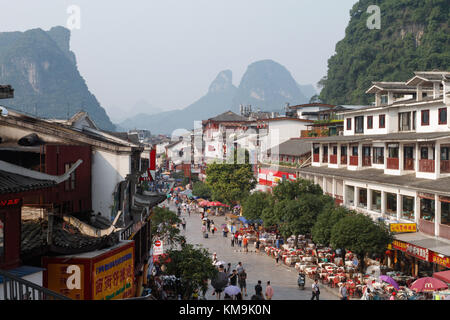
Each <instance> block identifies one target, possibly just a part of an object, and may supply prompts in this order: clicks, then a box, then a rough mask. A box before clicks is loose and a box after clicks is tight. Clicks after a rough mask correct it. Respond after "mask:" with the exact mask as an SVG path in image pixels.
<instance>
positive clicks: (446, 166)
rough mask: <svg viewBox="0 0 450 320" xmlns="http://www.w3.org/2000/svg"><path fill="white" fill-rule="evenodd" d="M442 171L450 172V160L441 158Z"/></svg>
mask: <svg viewBox="0 0 450 320" xmlns="http://www.w3.org/2000/svg"><path fill="white" fill-rule="evenodd" d="M441 173H450V160H441Z"/></svg>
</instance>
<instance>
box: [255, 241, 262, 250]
mask: <svg viewBox="0 0 450 320" xmlns="http://www.w3.org/2000/svg"><path fill="white" fill-rule="evenodd" d="M260 245H261V241H259V239H258V240H256V242H255V249H256V252H257V253H259V246H260Z"/></svg>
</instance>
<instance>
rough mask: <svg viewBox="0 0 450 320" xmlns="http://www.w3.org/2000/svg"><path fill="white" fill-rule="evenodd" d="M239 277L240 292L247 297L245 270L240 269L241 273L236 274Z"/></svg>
mask: <svg viewBox="0 0 450 320" xmlns="http://www.w3.org/2000/svg"><path fill="white" fill-rule="evenodd" d="M238 275H239V288H241V292H243V291H245V296H247V272H245V269H242V272H241V273H238Z"/></svg>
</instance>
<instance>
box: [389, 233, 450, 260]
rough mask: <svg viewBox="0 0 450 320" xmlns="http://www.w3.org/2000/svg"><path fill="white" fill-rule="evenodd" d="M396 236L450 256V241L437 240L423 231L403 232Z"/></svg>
mask: <svg viewBox="0 0 450 320" xmlns="http://www.w3.org/2000/svg"><path fill="white" fill-rule="evenodd" d="M394 238H395V239H397V240H400V241H403V242H407V243H410V244H413V245H416V246H419V247H422V248H426V249H428V250H431V251H434V252H437V253H440V254H443V255H446V256H450V243H449V242H444V241H440V240H437V239H435V238H432V237H430V236H427V235H425V234H423V233H422V232H414V233H402V234H396V235H394Z"/></svg>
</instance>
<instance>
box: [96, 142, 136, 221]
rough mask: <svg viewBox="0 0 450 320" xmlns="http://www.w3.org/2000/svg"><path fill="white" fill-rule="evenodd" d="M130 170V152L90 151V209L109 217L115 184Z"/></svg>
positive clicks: (123, 178)
mask: <svg viewBox="0 0 450 320" xmlns="http://www.w3.org/2000/svg"><path fill="white" fill-rule="evenodd" d="M130 172H131V156H130V154H114V153H110V152H106V151H100V150H93V152H92V210H94V213H95V214H97V212H100V213H101V214H102V216H104V217H105V218H108V219H110V218H111V206H112V205H113V193H114V189H115V187H116V185H117V184H118V183H119V182H121V181H123V180H125V177H126V176H127V175H128V174H130Z"/></svg>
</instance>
